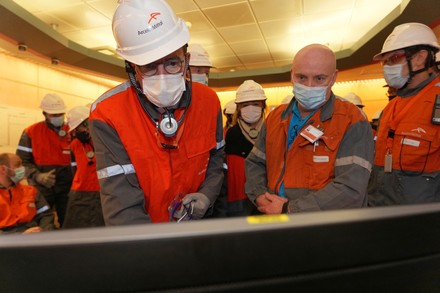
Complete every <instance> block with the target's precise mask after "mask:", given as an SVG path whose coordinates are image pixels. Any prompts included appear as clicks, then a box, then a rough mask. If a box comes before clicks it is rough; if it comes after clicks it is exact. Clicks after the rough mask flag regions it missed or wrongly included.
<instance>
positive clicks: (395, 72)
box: [383, 64, 409, 89]
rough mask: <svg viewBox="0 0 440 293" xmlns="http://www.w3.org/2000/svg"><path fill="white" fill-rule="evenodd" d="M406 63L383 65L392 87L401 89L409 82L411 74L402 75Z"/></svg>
mask: <svg viewBox="0 0 440 293" xmlns="http://www.w3.org/2000/svg"><path fill="white" fill-rule="evenodd" d="M404 65H405V64H396V65H384V66H383V76H384V78H385V80H386V82H387V84H388V85H389V86H390V87H394V88H396V89H400V88H402V87H403V86H404V85H405V84H406V83H407V82H408V79H409V75H407V76H402V70H403V66H404Z"/></svg>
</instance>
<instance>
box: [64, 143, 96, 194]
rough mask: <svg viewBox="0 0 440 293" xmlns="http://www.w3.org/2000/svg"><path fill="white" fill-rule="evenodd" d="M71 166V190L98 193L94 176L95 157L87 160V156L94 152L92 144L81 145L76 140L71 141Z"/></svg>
mask: <svg viewBox="0 0 440 293" xmlns="http://www.w3.org/2000/svg"><path fill="white" fill-rule="evenodd" d="M70 148H71V152H72V153H71V166H72V170H74V172H73V173H74V174H75V175H74V177H73V182H72V187H71V190H76V191H94V192H96V191H99V182H98V176H97V175H96V157H95V156H93V157H92V158H88V157H87V154H91V153H90V152H94V148H93V142H92V141H90V143H82V142H81V141H79V140H78V139H74V140H72V143H71V144H70Z"/></svg>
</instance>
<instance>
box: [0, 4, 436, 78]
mask: <svg viewBox="0 0 440 293" xmlns="http://www.w3.org/2000/svg"><path fill="white" fill-rule="evenodd" d="M414 2H417V6H416V4H414ZM168 3H169V4H170V6H171V7H172V8H173V9H174V11H175V12H176V14H177V15H178V16H179V17H181V18H182V19H184V20H185V21H186V22H187V24H188V25H189V26H190V33H191V40H190V44H191V43H199V44H201V45H202V46H203V47H204V48H205V49H206V51H207V52H208V53H209V55H210V59H211V61H212V63H213V65H214V66H215V69H213V74H212V76H211V78H214V79H216V78H217V79H228V78H229V79H231V78H232V79H233V78H234V77H237V76H243V75H262V76H264V75H266V76H270V77H271V78H273V79H277V77H276V76H277V75H281V76H284V75H285V73H286V72H288V71H289V69H290V63H291V60H292V58H293V56H294V54H295V52H296V51H298V50H299V49H300V48H301V47H303V46H305V45H307V44H310V43H321V44H326V45H328V46H329V47H330V48H331V49H333V50H334V51H335V52H336V54H337V57H338V59H339V60H338V66H339V67H340V61H342V64H344V60H348V59H350V60H351V62H348V63H350V64H351V65H352V66H357V65H360V64H359V63H361V64H368V63H370V62H371V56H373V55H374V53H376V52H377V51H378V50H380V46H381V43H383V40H384V39H385V37H386V35H388V34H389V32H390V30H391V29H392V26H394V23H395V22H396V21H397V20H398V19H399V18H402V14H404V11H405V8H407V7H410V6H411V5H412V4H413V6H412V7H414V8H416V9H418V7H420V9H423V5H425V6H426V5H433V7H432V6H430V7H431V8H432V9H434V12H432V11H431V10H430V9H424V11H421V12H420V13H419V14H420V17H419V18H421V20H417V19H415V20H414V21H419V22H423V23H426V24H428V25H429V24H430V23H429V22H430V21H433V20H432V18H433V17H434V16H430V14H432V13H433V14H434V15H436V20H437V19H438V18H439V15H440V14H439V12H440V4H439V3H440V1H438V0H412V1H409V0H246V1H239V0H168ZM432 3H434V4H432ZM1 5H2V6H4V7H6V9H4V10H0V13H1V14H0V15H1V16H2V18H3V19H4V15H6V13H7V12H12V13H11V14H14V15H16V16H18V18H20V19H21V20H24V22H25V23H28V24H30V25H31V26H32V27H31V28H26V29H24V28H23V29H22V32H21V35H20V34H19V33H18V32H17V30H18V28H19V25H18V22H20V19H18V18H14V17H13V15H10V18H11V19H8V20H4V21H8V23H9V24H10V25H12V27H10V28H9V32H8V31H7V29H6V28H5V27H3V28H2V34H3V35H4V36H6V37H9V38H11V39H14V40H17V41H18V42H25V44H27V45H28V43H32V42H37V41H35V40H32V37H31V36H32V34H36V33H37V31H40V32H43V33H44V34H45V35H46V37H49V38H51V39H55V40H56V41H58V43H61V45H63V46H64V47H67V49H66V48H64V49H63V50H62V49H61V48H60V49H58V51H57V50H55V47H57V45H56V44H55V45H53V44H52V45H51V50H48V49H46V51H51V52H46V53H44V52H39V51H41V50H38V48H37V47H39V46H40V47H42V46H43V45H44V44H47V43H48V42H49V40H48V39H47V38H46V37H45V36H40V37H39V40H40V43H41V44H40V45H39V46H38V45H35V48H32V47H31V49H35V50H36V51H37V52H39V53H40V54H43V55H47V53H50V54H51V56H50V57H51V58H56V59H59V60H60V61H61V62H66V63H70V64H72V63H74V64H73V65H77V66H78V64H81V63H87V64H83V65H84V66H85V67H87V66H89V67H90V64H92V63H93V62H95V61H93V60H90V58H88V60H82V59H81V58H80V57H79V56H75V57H72V56H70V57H65V58H64V59H63V54H62V52H65V51H66V50H71V51H72V50H73V51H75V52H76V53H79V54H82V55H86V56H87V57H91V58H94V59H97V60H98V61H99V62H101V63H102V62H106V63H107V67H109V66H110V67H112V66H116V67H119V69H120V68H122V67H121V64H122V61H121V60H119V59H117V57H116V56H115V55H114V49H115V46H116V44H115V41H114V38H113V35H112V30H111V19H112V15H113V13H114V10H115V8H116V6H117V1H116V0H2V3H1ZM414 8H412V9H414ZM436 9H438V10H437V12H435V10H436ZM412 14H414V13H413V12H411V15H412ZM416 18H417V17H416ZM410 19H411V18H410ZM11 22H13V23H11ZM393 22H394V23H393ZM14 25H17V26H16V28H15V27H14ZM2 26H3V24H2ZM34 30H35V32H34ZM3 31H5V32H3ZM23 33H29V35H28V36H23ZM384 33H386V34H384ZM379 35H380V38H381V39H380V40H378V41H376V42H375V45H374V46H370V49H374V50H369V52H368V59H365V57H363V59H362V58H361V59H359V58H358V59H356V60H355V59H353V56H356V54H357V53H358V52H359V51H362V49H364V50H365V46H366V45H368V44H371V42H372V40H373V39H374V38H375V37H378V36H379ZM379 44H380V45H379ZM28 46H30V45H28ZM46 46H47V45H46ZM104 54H106V55H104ZM69 58H70V59H73V60H69ZM80 59H81V60H80ZM75 60H76V61H75ZM361 60H362V61H361ZM365 60H368V61H365ZM70 61H72V62H70ZM353 61H354V62H353ZM75 62H77V63H76V64H75ZM345 62H346V63H347V61H345ZM79 66H81V65H79ZM107 69H108V70H110V72H111V70H113V69H111V68H107ZM110 74H111V73H110ZM118 74H119V73H118ZM241 80H242V79H241Z"/></svg>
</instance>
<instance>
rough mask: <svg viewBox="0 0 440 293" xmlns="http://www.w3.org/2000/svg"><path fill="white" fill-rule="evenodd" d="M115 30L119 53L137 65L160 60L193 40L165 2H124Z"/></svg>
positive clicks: (128, 0)
mask: <svg viewBox="0 0 440 293" xmlns="http://www.w3.org/2000/svg"><path fill="white" fill-rule="evenodd" d="M112 28H113V35H114V37H115V40H116V43H117V49H116V51H117V53H118V54H119V55H120V56H121V57H122V58H124V59H125V60H127V61H129V62H131V63H134V64H137V65H145V64H149V63H152V62H154V61H156V60H159V59H160V58H163V57H165V56H167V55H169V54H170V53H172V52H174V51H176V50H177V49H179V48H181V47H183V46H184V45H185V44H187V43H188V42H189V39H190V36H189V30H188V27H187V26H186V24H185V22H184V21H183V20H182V19H181V18H178V17H177V16H176V14H175V13H174V11H173V10H172V9H171V7H170V6H169V5H168V4H167V2H165V1H164V0H155V1H147V0H125V1H120V2H119V5H118V6H117V8H116V11H115V13H114V15H113V22H112Z"/></svg>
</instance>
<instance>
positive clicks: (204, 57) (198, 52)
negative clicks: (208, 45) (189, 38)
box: [188, 44, 213, 67]
mask: <svg viewBox="0 0 440 293" xmlns="http://www.w3.org/2000/svg"><path fill="white" fill-rule="evenodd" d="M188 52H189V53H190V54H191V57H190V59H189V66H206V67H213V66H212V63H211V61H210V60H209V54H208V52H206V50H205V49H204V48H203V47H202V46H201V45H200V44H190V45H189V46H188Z"/></svg>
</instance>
